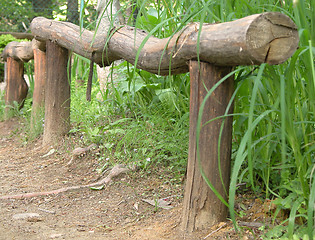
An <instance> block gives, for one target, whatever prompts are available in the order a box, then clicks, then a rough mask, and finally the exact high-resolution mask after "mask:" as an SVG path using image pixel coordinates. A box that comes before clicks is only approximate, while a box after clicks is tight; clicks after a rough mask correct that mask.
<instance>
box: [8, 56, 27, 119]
mask: <svg viewBox="0 0 315 240" xmlns="http://www.w3.org/2000/svg"><path fill="white" fill-rule="evenodd" d="M6 67H7V71H6V92H5V97H4V99H5V104H6V106H7V107H6V111H5V115H6V118H8V117H10V111H11V109H12V106H13V102H17V103H18V104H19V105H20V108H22V107H23V104H24V100H25V98H26V96H27V92H28V86H27V84H26V82H25V79H24V63H23V62H22V61H19V60H15V59H13V58H12V57H8V58H7V64H6Z"/></svg>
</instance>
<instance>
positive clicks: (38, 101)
mask: <svg viewBox="0 0 315 240" xmlns="http://www.w3.org/2000/svg"><path fill="white" fill-rule="evenodd" d="M33 51H34V75H35V76H34V77H35V79H34V91H33V105H32V115H31V129H32V130H34V129H35V126H36V125H37V124H38V121H39V119H38V118H39V117H41V116H42V111H43V108H44V102H45V83H46V77H47V74H46V68H47V64H46V52H43V51H41V50H40V49H36V48H35V49H34V50H33ZM39 124H42V122H41V121H40V122H39Z"/></svg>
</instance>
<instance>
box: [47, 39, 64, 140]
mask: <svg viewBox="0 0 315 240" xmlns="http://www.w3.org/2000/svg"><path fill="white" fill-rule="evenodd" d="M46 56H47V82H46V84H45V127H44V136H43V145H48V144H54V143H56V142H57V141H58V140H59V139H60V138H61V137H63V136H64V135H65V134H67V133H68V132H69V130H70V82H69V80H68V71H67V65H68V50H67V49H65V48H62V47H60V46H58V45H57V44H56V43H53V42H51V41H47V46H46Z"/></svg>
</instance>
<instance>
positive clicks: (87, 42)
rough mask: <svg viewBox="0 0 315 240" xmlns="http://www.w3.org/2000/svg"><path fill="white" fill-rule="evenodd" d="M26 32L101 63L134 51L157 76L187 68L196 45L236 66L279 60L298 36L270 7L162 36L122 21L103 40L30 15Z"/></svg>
mask: <svg viewBox="0 0 315 240" xmlns="http://www.w3.org/2000/svg"><path fill="white" fill-rule="evenodd" d="M31 31H32V33H33V34H34V36H35V37H36V39H38V40H41V41H43V40H52V41H54V42H56V43H57V44H58V45H60V46H62V47H64V48H67V49H69V50H72V51H74V52H75V53H77V54H79V55H81V56H84V57H86V58H89V59H91V56H92V53H93V52H94V60H95V62H96V63H97V64H99V65H101V66H108V65H109V64H110V63H112V62H113V61H115V60H118V59H125V60H127V61H128V62H130V63H132V64H135V62H136V59H137V55H138V54H139V56H138V59H137V60H138V61H137V64H136V66H137V68H140V69H144V70H146V71H149V72H152V73H156V74H160V75H168V74H169V69H171V74H178V73H184V72H187V71H188V64H187V62H188V61H189V60H196V59H197V58H198V51H197V46H198V45H199V52H200V54H199V59H200V60H201V61H203V62H209V63H212V64H214V65H218V66H236V65H253V64H261V63H268V64H279V63H282V62H284V61H285V60H286V59H288V58H289V57H290V56H291V55H292V54H293V53H294V51H295V50H296V49H297V46H298V41H299V37H298V32H297V28H296V25H295V24H294V23H293V21H292V20H291V19H290V18H289V17H287V16H286V15H284V14H281V13H275V12H268V13H262V14H255V15H251V16H248V17H245V18H242V19H239V20H235V21H233V22H227V23H220V24H203V25H202V26H200V25H199V24H198V23H193V24H190V25H188V26H186V27H185V28H184V29H183V30H182V31H181V32H179V33H176V34H175V35H174V36H173V37H171V38H166V39H158V38H155V37H153V36H148V34H147V33H146V32H144V31H142V30H139V29H134V28H132V27H127V26H125V27H121V28H116V29H112V31H111V32H110V33H111V34H112V36H111V37H110V39H109V40H108V43H107V44H106V41H107V39H108V37H107V34H95V33H94V32H91V31H88V30H83V31H82V32H80V28H79V26H76V25H74V24H71V23H66V22H58V21H53V20H48V19H45V18H43V17H38V18H35V19H33V21H32V23H31ZM199 31H201V33H200V39H198V34H199ZM65 33H67V34H65ZM143 43H144V46H143V47H142V46H141V45H142V44H143ZM141 47H142V48H141ZM138 51H139V52H138Z"/></svg>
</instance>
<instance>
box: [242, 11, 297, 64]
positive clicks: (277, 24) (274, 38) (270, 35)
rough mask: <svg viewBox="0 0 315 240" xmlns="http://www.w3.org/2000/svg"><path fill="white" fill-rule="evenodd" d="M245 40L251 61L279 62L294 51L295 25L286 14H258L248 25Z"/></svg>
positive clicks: (295, 40) (295, 43)
mask: <svg viewBox="0 0 315 240" xmlns="http://www.w3.org/2000/svg"><path fill="white" fill-rule="evenodd" d="M246 41H247V44H248V47H249V49H248V50H249V52H250V53H251V58H252V59H253V63H258V64H260V63H268V64H270V65H274V64H281V63H283V62H284V61H286V60H287V59H288V58H290V57H291V56H292V55H293V53H294V52H295V51H296V49H297V47H298V43H299V36H298V31H297V27H296V25H295V24H294V22H293V21H292V20H291V19H290V18H289V17H288V16H286V15H284V14H281V13H277V12H268V13H264V14H260V15H259V17H258V18H256V19H255V20H254V21H253V22H252V24H251V25H250V26H249V28H248V31H247V35H246Z"/></svg>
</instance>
